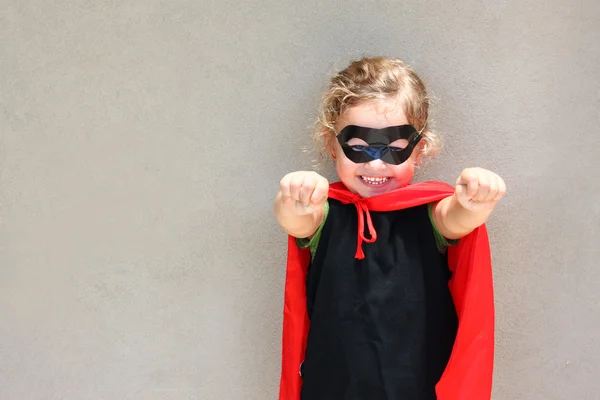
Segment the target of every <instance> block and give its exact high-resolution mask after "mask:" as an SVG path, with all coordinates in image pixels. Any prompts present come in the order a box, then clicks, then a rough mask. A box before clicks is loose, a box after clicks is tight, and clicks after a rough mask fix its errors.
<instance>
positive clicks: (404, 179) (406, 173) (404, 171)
mask: <svg viewBox="0 0 600 400" xmlns="http://www.w3.org/2000/svg"><path fill="white" fill-rule="evenodd" d="M392 171H393V175H394V179H396V180H397V181H399V182H400V183H402V184H407V183H409V182H410V181H411V180H412V178H413V176H414V175H415V164H414V161H413V160H412V158H411V159H408V160H407V161H406V162H405V163H403V164H400V165H397V166H394V167H393V169H392Z"/></svg>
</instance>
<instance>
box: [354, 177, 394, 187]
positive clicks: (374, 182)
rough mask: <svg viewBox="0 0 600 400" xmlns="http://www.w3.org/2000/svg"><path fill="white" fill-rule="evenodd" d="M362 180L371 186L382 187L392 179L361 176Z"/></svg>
mask: <svg viewBox="0 0 600 400" xmlns="http://www.w3.org/2000/svg"><path fill="white" fill-rule="evenodd" d="M361 179H362V180H363V181H365V182H367V183H369V184H371V185H381V184H382V183H385V182H387V181H388V180H389V179H390V178H371V177H367V176H361Z"/></svg>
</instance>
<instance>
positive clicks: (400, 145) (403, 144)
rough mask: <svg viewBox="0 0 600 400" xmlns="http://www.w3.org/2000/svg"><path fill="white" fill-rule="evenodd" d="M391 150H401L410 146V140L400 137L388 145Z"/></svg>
mask: <svg viewBox="0 0 600 400" xmlns="http://www.w3.org/2000/svg"><path fill="white" fill-rule="evenodd" d="M388 147H389V148H390V150H391V151H400V150H404V149H405V148H407V147H408V140H406V139H398V140H396V141H394V142H393V143H390V145H389V146H388Z"/></svg>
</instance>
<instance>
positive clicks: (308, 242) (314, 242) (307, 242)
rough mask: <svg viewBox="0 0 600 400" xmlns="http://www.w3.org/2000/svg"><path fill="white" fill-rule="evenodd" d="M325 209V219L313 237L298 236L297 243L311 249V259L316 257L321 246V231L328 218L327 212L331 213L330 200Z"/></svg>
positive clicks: (301, 246)
mask: <svg viewBox="0 0 600 400" xmlns="http://www.w3.org/2000/svg"><path fill="white" fill-rule="evenodd" d="M323 211H324V215H323V221H322V222H321V225H319V229H317V231H316V232H315V234H314V235H313V237H312V238H310V239H308V238H304V239H299V238H296V244H297V245H298V247H300V248H301V249H306V248H308V249H310V258H311V259H313V258H314V256H315V253H316V252H317V247H318V246H319V239H321V231H322V230H323V226H324V225H325V221H326V220H327V214H329V202H328V201H326V202H325V204H324V207H323Z"/></svg>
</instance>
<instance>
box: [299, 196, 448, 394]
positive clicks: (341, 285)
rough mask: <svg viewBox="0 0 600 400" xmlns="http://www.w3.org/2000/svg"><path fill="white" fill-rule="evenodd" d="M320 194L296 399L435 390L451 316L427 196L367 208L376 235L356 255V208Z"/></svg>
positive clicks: (442, 258)
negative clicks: (407, 203) (407, 204)
mask: <svg viewBox="0 0 600 400" xmlns="http://www.w3.org/2000/svg"><path fill="white" fill-rule="evenodd" d="M329 202H330V210H329V215H328V217H327V220H326V222H325V225H324V227H323V231H322V233H321V238H320V240H319V244H318V247H317V251H316V253H315V256H314V259H313V260H312V261H311V264H310V267H309V270H308V274H307V279H306V295H307V296H306V298H307V311H308V316H309V318H310V330H309V332H308V341H307V346H306V354H305V360H304V362H303V364H302V367H301V372H302V381H303V383H302V393H301V398H302V400H433V399H436V396H435V385H436V383H437V382H438V381H439V380H440V377H441V376H442V373H443V372H444V369H445V368H446V365H447V363H448V360H449V358H450V354H451V352H452V346H453V343H454V339H455V335H456V330H457V324H458V320H457V316H456V311H455V308H454V304H453V301H452V297H451V295H450V290H449V288H448V280H449V279H450V272H449V269H448V263H447V257H446V255H445V254H442V253H440V252H439V250H438V248H437V245H436V241H435V237H434V233H433V227H432V225H431V222H430V220H429V215H428V208H427V205H422V206H417V207H412V208H407V209H404V210H399V211H388V212H375V211H371V218H372V220H373V225H374V226H375V227H376V228H377V236H378V239H377V241H375V242H374V243H369V244H368V245H365V246H364V252H365V258H364V259H362V260H359V259H356V258H355V256H354V252H353V249H354V248H355V247H356V232H357V229H358V221H357V217H356V208H355V207H354V206H353V205H352V204H342V203H341V202H339V201H337V200H333V199H330V200H329ZM367 234H368V232H366V233H365V235H367Z"/></svg>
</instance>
